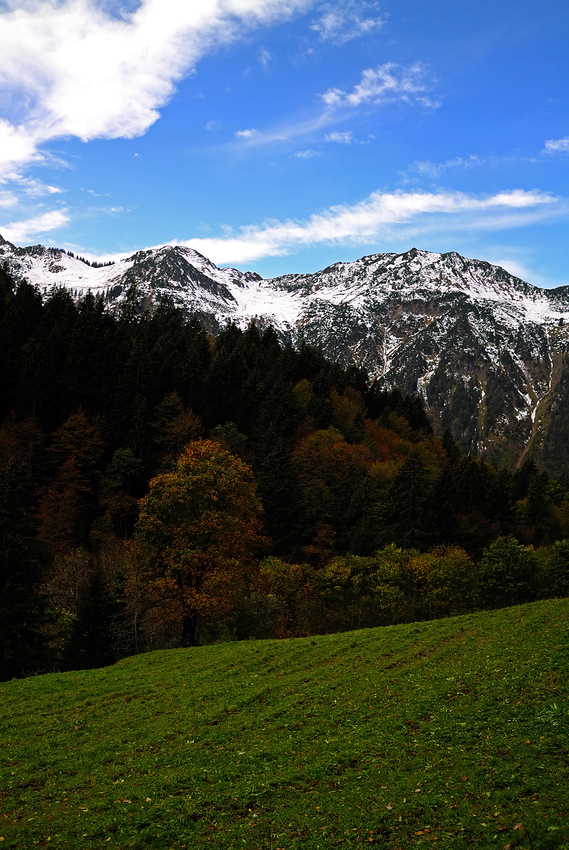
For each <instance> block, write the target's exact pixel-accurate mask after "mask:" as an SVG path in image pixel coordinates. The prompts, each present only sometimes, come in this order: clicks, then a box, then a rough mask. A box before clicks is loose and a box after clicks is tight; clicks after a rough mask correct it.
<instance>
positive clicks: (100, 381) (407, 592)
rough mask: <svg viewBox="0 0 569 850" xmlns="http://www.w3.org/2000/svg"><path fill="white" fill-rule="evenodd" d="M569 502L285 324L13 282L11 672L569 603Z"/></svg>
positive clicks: (1, 518) (7, 441)
mask: <svg viewBox="0 0 569 850" xmlns="http://www.w3.org/2000/svg"><path fill="white" fill-rule="evenodd" d="M566 538H569V485H568V484H567V482H566V481H564V480H553V479H551V478H549V477H548V476H547V475H546V474H545V473H544V472H543V471H541V470H540V469H539V468H538V467H537V466H536V464H535V463H534V462H533V460H532V459H531V457H529V458H526V459H525V460H524V462H523V464H522V465H521V466H520V467H519V468H517V469H510V468H508V467H507V466H504V467H500V466H493V465H490V464H489V463H487V462H486V461H485V460H484V459H482V458H477V457H472V456H466V455H463V454H461V452H460V451H459V449H458V447H457V445H456V444H455V442H454V441H453V440H452V438H451V437H450V434H449V433H448V432H447V433H445V434H444V435H443V436H442V437H437V436H435V435H434V433H433V430H432V428H431V426H430V423H429V421H428V419H427V417H426V414H425V412H424V409H423V405H422V402H421V400H420V399H419V397H417V396H403V395H402V394H401V393H400V392H399V391H397V390H389V391H386V390H384V389H382V388H381V387H380V386H379V385H378V383H377V382H376V381H372V380H370V379H369V377H368V376H367V375H366V374H365V373H364V372H363V371H361V370H358V369H356V368H344V367H342V366H340V365H338V364H337V363H333V362H330V361H329V360H327V359H325V357H324V356H323V355H322V354H321V352H319V351H318V350H316V349H314V348H312V347H310V346H308V345H305V344H301V345H300V346H299V347H298V348H296V349H294V348H292V347H291V346H290V345H283V344H281V342H280V341H279V339H278V337H277V335H276V333H275V331H274V330H273V329H272V328H271V327H264V328H261V327H258V326H256V325H255V324H252V325H251V326H249V327H248V328H247V329H246V330H245V331H242V330H240V329H239V328H237V327H236V326H234V325H228V326H227V327H226V328H225V329H224V330H222V331H221V333H219V334H218V335H217V336H215V337H214V336H211V335H210V334H209V333H208V332H207V330H206V329H205V328H204V327H202V326H201V325H200V323H199V322H198V321H197V320H196V319H190V320H187V319H185V318H184V317H183V316H182V315H181V314H180V313H179V312H178V311H176V310H175V309H174V308H173V307H172V306H171V305H169V304H168V303H162V304H160V305H159V306H158V307H157V308H156V309H154V310H153V311H150V312H142V313H141V312H140V309H139V304H138V303H137V299H136V295H135V293H134V292H133V295H132V298H130V299H128V300H127V301H126V302H125V304H124V306H123V307H122V308H121V310H120V311H119V312H111V311H109V310H107V309H106V307H105V305H104V303H103V302H102V301H98V300H95V298H93V297H92V296H90V295H89V296H87V297H86V298H85V299H84V300H82V301H80V302H79V303H75V302H74V301H73V299H72V298H71V296H70V295H69V293H68V292H66V291H65V290H54V291H53V292H52V293H51V295H50V296H49V297H48V298H47V299H43V298H42V296H41V295H40V293H39V291H38V290H37V289H35V288H34V287H33V286H31V285H29V284H27V283H25V282H24V283H20V284H18V285H16V284H15V283H14V282H13V280H12V279H11V278H10V276H9V274H8V273H7V272H6V271H3V270H1V269H0V652H1V656H0V678H1V679H10V678H12V677H16V676H22V675H29V674H32V673H37V672H45V671H49V670H69V669H85V668H91V667H97V666H103V665H106V664H110V663H113V662H114V661H116V660H118V659H119V658H122V657H125V656H128V655H133V654H135V653H138V652H143V651H146V650H149V649H157V648H168V647H175V646H180V645H182V646H188V645H196V644H198V643H213V642H218V641H229V640H243V639H249V638H263V637H289V636H306V635H313V634H318V633H326V632H337V631H344V630H348V629H355V628H362V627H368V626H378V625H388V624H392V623H397V622H411V621H416V620H427V619H434V618H439V617H443V616H448V615H450V614H455V613H463V612H466V611H471V610H477V609H482V608H495V607H503V606H508V605H512V604H518V603H521V602H528V601H533V600H536V599H539V598H545V597H555V596H566V595H569V540H567V539H566Z"/></svg>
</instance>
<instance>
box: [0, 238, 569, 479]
mask: <svg viewBox="0 0 569 850" xmlns="http://www.w3.org/2000/svg"><path fill="white" fill-rule="evenodd" d="M0 264H3V265H5V266H6V267H7V268H8V271H10V273H11V274H12V276H13V277H14V278H15V279H16V280H23V279H26V280H28V281H29V282H30V283H32V284H34V285H36V286H38V287H39V289H40V291H41V292H42V293H43V294H45V295H47V294H48V293H49V292H50V290H52V289H53V288H54V287H60V286H63V287H65V288H66V289H68V290H69V291H70V292H71V294H72V295H73V297H74V298H77V299H79V298H81V297H82V296H84V295H85V294H87V292H89V291H90V292H91V293H92V294H93V295H95V296H96V297H101V298H103V299H104V300H105V301H106V302H107V303H108V305H109V307H111V308H114V309H119V308H120V307H121V305H124V304H125V302H127V301H130V303H131V304H132V305H133V306H134V307H135V309H137V310H139V311H143V310H145V309H152V308H153V307H154V306H155V305H156V304H158V303H159V302H160V301H162V300H164V299H168V300H169V301H171V302H172V303H173V304H174V305H175V306H176V307H178V308H180V309H181V310H183V311H184V313H186V314H187V315H190V314H193V315H196V316H197V317H198V318H199V319H200V320H201V321H202V322H204V324H205V325H206V326H207V327H208V328H209V329H210V330H211V331H212V332H213V333H215V332H216V331H218V330H219V329H220V328H221V327H223V326H224V325H225V324H226V323H227V322H228V321H232V322H235V323H236V324H237V325H239V326H240V327H246V326H247V325H248V324H249V322H251V321H252V320H255V321H256V322H257V323H258V324H259V326H261V327H263V326H267V325H269V324H271V325H272V326H273V327H274V328H275V329H276V331H277V333H278V334H279V336H280V337H281V339H283V340H286V341H289V342H291V343H292V344H297V343H298V342H299V341H300V340H301V339H304V340H306V341H307V342H308V343H310V344H312V345H317V346H320V347H321V348H322V349H323V351H324V353H325V354H326V355H327V356H329V357H330V358H333V359H336V360H339V361H341V362H342V363H345V364H350V363H353V364H356V365H358V366H362V367H364V368H365V369H366V370H367V371H368V373H369V374H370V376H372V377H374V378H376V379H377V380H378V381H379V382H380V383H381V384H382V385H384V386H386V387H393V386H398V387H399V388H400V389H401V391H402V392H405V393H412V392H419V393H420V394H421V395H422V396H423V398H424V399H425V402H426V405H427V409H428V411H429V413H430V416H431V418H432V421H433V424H434V426H435V430H436V431H439V432H440V431H442V430H444V429H445V428H447V427H448V428H450V429H451V432H452V433H453V435H454V436H455V438H456V439H457V441H458V442H459V444H460V445H461V447H462V448H463V449H465V450H468V451H471V452H474V451H476V452H481V453H483V454H485V455H487V456H489V457H493V458H496V459H498V458H502V459H506V461H508V462H515V461H516V460H519V459H520V458H521V457H522V456H524V454H525V453H526V452H527V451H528V450H530V451H531V452H533V453H534V454H535V456H536V457H537V459H538V460H540V461H541V463H542V464H543V466H545V468H546V469H547V470H548V471H549V472H551V473H552V474H556V475H559V474H562V473H563V472H567V474H569V451H567V450H566V449H565V446H566V444H567V442H568V441H567V437H568V436H569V360H568V353H569V288H568V287H560V288H558V289H552V290H546V289H541V288H539V287H536V286H532V285H531V284H529V283H527V282H525V281H523V280H521V279H519V278H517V277H515V276H514V275H511V274H509V273H508V272H507V271H505V270H504V269H502V268H500V267H499V266H494V265H491V264H490V263H487V262H484V261H480V260H469V259H466V258H464V257H462V256H461V255H459V254H457V253H454V252H451V253H447V254H436V253H431V252H427V251H419V250H417V249H415V248H413V249H411V250H410V251H408V252H406V253H403V254H394V253H389V254H374V255H371V256H367V257H362V258H361V259H359V260H356V261H355V262H352V263H335V264H333V265H331V266H329V267H328V268H326V269H324V270H322V271H319V272H315V273H314V274H290V275H283V276H281V277H277V278H273V279H263V278H261V277H260V276H259V275H257V274H255V273H252V272H240V271H238V270H237V269H227V268H218V267H217V266H215V265H214V263H212V262H211V261H210V260H208V259H207V258H205V257H203V256H202V255H201V254H199V253H198V252H197V251H194V250H192V249H191V248H187V247H184V246H163V247H161V248H155V249H148V250H144V251H138V252H136V253H135V254H133V255H132V256H131V257H129V258H127V259H124V260H119V261H117V262H115V263H114V264H112V265H105V266H99V267H95V266H91V265H89V264H87V263H86V262H85V261H83V260H81V259H80V258H77V257H74V256H73V255H70V254H68V253H66V252H65V251H60V250H58V249H53V248H44V247H43V246H39V245H38V246H33V247H29V248H17V247H15V246H13V245H11V244H10V243H9V242H6V241H5V240H3V239H1V238H0ZM565 423H567V425H566V424H565Z"/></svg>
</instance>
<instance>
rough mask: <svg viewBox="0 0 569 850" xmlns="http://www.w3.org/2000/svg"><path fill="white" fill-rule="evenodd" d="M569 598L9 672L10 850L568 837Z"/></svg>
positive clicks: (562, 840)
mask: <svg viewBox="0 0 569 850" xmlns="http://www.w3.org/2000/svg"><path fill="white" fill-rule="evenodd" d="M568 674H569V600H561V601H559V600H553V601H547V602H540V603H534V604H531V605H525V606H521V607H516V608H509V609H504V610H500V611H490V612H485V613H479V614H471V615H465V616H462V617H455V618H449V619H445V620H439V621H435V622H429V623H414V624H410V625H398V626H393V627H389V628H380V629H369V630H365V631H358V632H350V633H344V634H336V635H325V636H321V637H314V638H306V639H295V640H283V641H250V642H241V643H232V644H220V645H216V646H208V647H203V648H197V649H186V650H170V651H163V652H155V653H149V654H146V655H140V656H137V657H133V658H129V659H126V660H124V661H121V662H120V663H118V664H116V665H115V666H114V667H110V668H105V669H100V670H92V671H87V672H75V673H65V674H49V675H45V676H37V677H33V678H29V679H26V680H20V681H12V682H8V683H5V684H2V685H0V700H1V706H2V710H1V719H0V735H1V741H2V750H1V753H0V770H1V773H0V780H1V784H0V839H1V840H2V843H1V846H2V847H6V848H8V847H14V848H15V847H18V848H19V850H26V848H32V847H47V846H49V847H62V848H72V850H74V848H81V847H86V848H103V847H115V848H172V850H181V848H188V850H189V848H192V850H199V848H212V850H213V848H218V850H230V848H235V850H237V848H245V849H246V850H254V848H267V850H269V848H270V850H277V848H282V850H289V848H302V850H313V849H314V850H316V848H328V847H336V846H338V847H355V846H361V845H362V844H366V845H372V846H373V845H376V846H381V847H385V848H391V849H392V850H393V848H401V850H408V848H412V847H427V846H440V847H445V848H465V847H468V846H475V847H477V848H487V847H488V848H504V847H506V848H507V847H510V848H522V847H525V848H529V850H550V848H558V850H561V848H565V850H567V848H569V827H568V819H567V818H568V815H569V753H568V748H569V734H568V733H569V700H568V691H569V688H568V685H569V676H568Z"/></svg>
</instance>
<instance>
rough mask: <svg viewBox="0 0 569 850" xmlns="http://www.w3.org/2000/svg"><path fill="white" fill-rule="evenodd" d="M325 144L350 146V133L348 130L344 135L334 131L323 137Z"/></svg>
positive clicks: (351, 139)
mask: <svg viewBox="0 0 569 850" xmlns="http://www.w3.org/2000/svg"><path fill="white" fill-rule="evenodd" d="M324 138H325V141H327V142H338V144H340V145H351V144H352V142H353V138H352V131H351V130H348V131H346V132H344V133H339V132H338V131H335V132H334V133H329V134H328V135H327V136H325V137H324Z"/></svg>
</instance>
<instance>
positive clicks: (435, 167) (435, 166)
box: [411, 155, 482, 177]
mask: <svg viewBox="0 0 569 850" xmlns="http://www.w3.org/2000/svg"><path fill="white" fill-rule="evenodd" d="M481 163H482V160H481V159H480V157H478V156H473V155H471V156H468V157H465V158H464V157H461V156H456V157H454V159H447V160H446V161H445V162H429V160H423V161H418V162H414V163H413V165H412V166H411V168H412V170H413V171H418V172H419V174H425V175H427V176H428V177H439V176H440V175H441V174H444V172H445V171H449V170H451V169H464V168H469V167H471V166H473V165H481Z"/></svg>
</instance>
